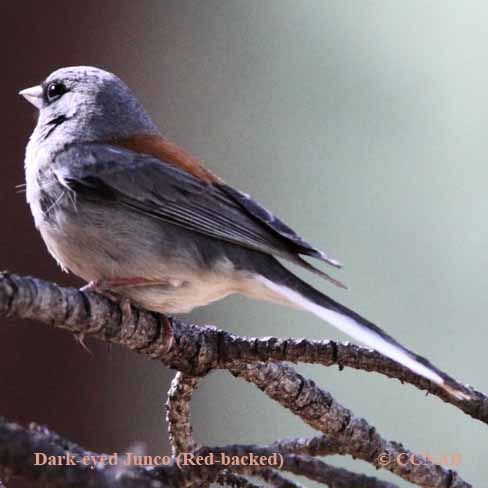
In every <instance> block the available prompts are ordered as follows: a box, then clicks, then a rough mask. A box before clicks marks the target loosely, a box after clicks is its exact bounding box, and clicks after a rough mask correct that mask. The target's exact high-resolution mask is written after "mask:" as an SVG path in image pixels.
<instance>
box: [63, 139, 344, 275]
mask: <svg viewBox="0 0 488 488" xmlns="http://www.w3.org/2000/svg"><path fill="white" fill-rule="evenodd" d="M54 164H55V168H54V171H55V173H56V175H57V177H58V179H59V180H60V181H61V182H62V183H63V184H64V185H66V186H67V187H69V188H70V189H71V190H73V191H75V192H79V193H84V194H86V195H87V197H89V198H94V199H100V198H102V199H109V200H113V201H117V202H119V203H120V204H122V205H125V206H128V207H130V208H132V209H134V210H135V211H137V212H140V213H143V214H145V215H149V216H151V217H153V218H157V219H160V220H164V221H167V222H170V223H172V224H176V225H180V226H183V227H185V228H187V229H190V230H193V231H195V232H199V233H203V234H205V235H208V236H211V237H215V238H218V239H223V240H227V241H230V242H233V243H236V244H239V245H241V246H244V247H248V248H251V249H254V250H257V251H261V252H264V253H266V254H271V255H275V256H278V257H283V258H285V259H288V260H290V261H292V262H295V263H296V264H298V265H300V266H303V267H305V268H306V269H309V270H310V271H313V272H315V273H317V274H319V275H320V276H322V277H325V278H327V279H330V280H331V281H333V282H334V283H335V284H339V285H340V283H339V282H337V281H336V280H334V279H333V278H331V277H330V276H328V275H327V274H326V273H324V272H323V271H321V270H318V269H316V268H314V267H313V266H312V265H311V264H310V263H308V262H306V261H304V260H303V259H302V258H301V257H300V254H304V255H308V256H313V257H318V258H319V259H323V260H325V261H328V262H331V264H334V265H337V263H336V262H335V261H333V260H329V259H327V258H326V257H325V258H324V256H325V255H324V254H323V253H321V252H320V251H318V250H316V249H314V248H313V247H312V246H311V245H310V244H308V243H306V242H305V241H304V240H303V239H301V238H300V237H299V236H298V235H297V234H295V233H294V232H293V231H292V230H291V229H290V228H289V227H287V226H286V225H285V224H284V223H283V222H281V221H280V220H279V219H277V218H276V217H274V216H273V215H272V214H271V213H270V212H269V211H267V210H266V209H264V208H263V207H261V206H259V205H258V204H257V203H256V202H254V201H253V200H252V199H251V198H250V197H248V196H247V195H245V194H243V193H240V192H237V191H236V190H234V189H232V188H231V187H229V186H227V185H225V184H217V185H216V184H209V183H206V182H204V181H201V180H199V179H197V178H195V177H193V176H192V175H190V174H188V173H186V172H184V171H182V170H180V169H179V168H176V167H175V166H172V165H171V164H168V163H165V162H164V161H161V160H159V159H157V158H154V157H152V156H148V155H143V154H139V153H135V152H133V151H130V150H126V149H122V148H119V147H115V146H107V145H105V144H104V145H101V144H87V145H84V146H73V147H71V148H69V149H67V150H66V151H64V152H62V153H60V154H59V155H58V156H57V158H56V160H55V163H54Z"/></svg>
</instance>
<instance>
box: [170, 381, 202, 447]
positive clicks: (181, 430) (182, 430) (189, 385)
mask: <svg viewBox="0 0 488 488" xmlns="http://www.w3.org/2000/svg"><path fill="white" fill-rule="evenodd" d="M197 383H198V379H197V378H195V377H192V376H186V375H185V374H183V373H181V372H178V373H176V376H175V377H174V378H173V381H172V382H171V388H170V389H169V391H168V400H167V401H166V420H167V422H168V432H169V440H170V443H171V451H172V453H173V456H177V455H178V454H179V453H180V452H191V451H194V450H195V448H196V447H197V446H196V444H195V441H194V440H193V437H192V427H191V424H190V401H191V396H192V393H193V390H194V388H195V387H196V385H197Z"/></svg>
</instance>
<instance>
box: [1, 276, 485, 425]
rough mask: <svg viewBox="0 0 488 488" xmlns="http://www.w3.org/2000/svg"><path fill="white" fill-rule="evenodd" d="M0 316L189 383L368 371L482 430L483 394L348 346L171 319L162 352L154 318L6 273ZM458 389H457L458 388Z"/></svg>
mask: <svg viewBox="0 0 488 488" xmlns="http://www.w3.org/2000/svg"><path fill="white" fill-rule="evenodd" d="M0 316H7V317H8V316H11V317H20V318H28V319H34V320H40V321H42V322H45V323H47V324H50V325H52V326H55V327H58V328H63V329H66V330H69V331H71V332H74V333H81V334H83V335H84V336H89V335H91V336H93V337H96V338H98V339H101V340H104V341H108V342H113V343H117V344H121V345H124V346H126V347H129V348H130V349H133V350H135V351H137V352H139V353H141V354H146V355H148V356H150V357H151V358H153V359H158V360H160V361H161V362H163V363H164V364H165V365H166V366H168V367H170V368H174V369H177V370H179V371H182V372H184V373H186V374H188V375H191V376H198V375H202V374H205V373H207V372H208V371H210V370H212V369H228V368H229V367H231V366H232V365H234V364H237V365H239V364H252V363H255V362H256V361H268V360H275V361H290V362H304V363H314V364H322V365H324V366H332V365H339V366H340V367H346V366H347V367H352V368H356V369H361V370H364V371H374V372H378V373H381V374H384V375H386V376H389V377H392V378H397V379H399V380H400V381H402V382H405V383H410V384H412V385H414V386H416V387H417V388H419V389H422V390H426V391H428V392H430V393H432V394H433V395H436V396H438V397H439V398H441V399H442V400H444V401H445V402H448V403H451V404H452V405H455V406H456V407H458V408H459V409H461V410H462V411H463V412H465V413H466V414H468V415H470V416H471V417H473V418H475V419H478V420H480V421H482V422H484V423H487V424H488V398H487V397H486V396H485V395H483V394H482V393H481V392H478V391H476V390H474V389H473V388H471V387H465V388H466V389H467V390H468V391H469V392H470V395H471V399H470V400H464V401H462V400H456V399H455V398H453V397H451V396H449V395H448V394H447V393H446V392H445V391H444V390H442V389H441V388H439V387H438V386H436V385H434V384H432V383H430V382H429V381H428V380H426V379H424V378H421V377H419V376H417V375H416V374H414V373H412V372H411V371H409V370H407V369H406V368H404V367H402V366H400V365H398V364H397V363H395V362H394V361H392V360H390V359H388V358H385V357H384V356H382V355H381V354H379V353H377V352H375V351H371V350H368V349H365V348H361V347H358V346H354V345H351V344H348V343H339V342H335V341H312V340H307V339H281V338H275V337H268V338H262V339H258V338H247V337H239V336H235V335H233V334H229V333H228V332H225V331H223V330H220V329H217V328H216V327H213V326H197V325H191V324H186V323H183V322H180V321H179V320H176V319H173V320H172V323H173V334H174V340H173V343H172V347H171V349H170V350H169V351H167V340H166V338H165V335H164V334H163V329H164V328H163V319H162V317H161V316H160V315H158V314H155V313H151V312H147V311H143V310H140V309H137V308H132V312H131V316H130V317H129V318H127V317H126V318H125V319H124V320H123V311H122V310H121V308H120V307H119V306H118V304H116V303H114V302H112V301H110V300H109V299H107V298H105V297H103V296H101V295H99V294H96V293H83V292H80V291H79V290H77V289H74V288H62V287H59V286H57V285H55V284H53V283H49V282H46V281H42V280H39V279H35V278H29V277H20V276H18V275H15V274H10V273H0ZM453 381H454V380H453ZM457 384H458V386H459V388H461V389H462V388H463V387H464V386H463V385H461V384H459V383H457Z"/></svg>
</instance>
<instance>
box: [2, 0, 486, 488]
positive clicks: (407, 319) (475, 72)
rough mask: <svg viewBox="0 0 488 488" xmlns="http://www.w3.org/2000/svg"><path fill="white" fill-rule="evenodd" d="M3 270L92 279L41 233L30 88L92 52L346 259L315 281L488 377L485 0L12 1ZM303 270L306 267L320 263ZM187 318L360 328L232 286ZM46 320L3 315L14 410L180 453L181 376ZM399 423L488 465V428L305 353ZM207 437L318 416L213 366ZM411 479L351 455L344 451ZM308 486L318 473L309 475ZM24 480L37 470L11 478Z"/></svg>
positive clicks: (332, 380)
mask: <svg viewBox="0 0 488 488" xmlns="http://www.w3.org/2000/svg"><path fill="white" fill-rule="evenodd" d="M1 8H2V21H1V22H2V29H1V31H0V36H1V38H2V42H1V46H2V51H3V59H4V61H3V66H4V68H3V70H2V72H3V74H2V76H1V80H0V84H1V90H0V99H1V104H2V106H3V107H4V108H3V110H2V114H3V117H2V120H1V121H0V124H1V127H2V135H3V139H2V141H3V147H5V148H6V153H5V154H3V156H2V163H1V169H2V177H1V178H0V212H1V217H2V228H1V230H0V268H1V269H9V270H11V271H15V272H17V273H21V274H32V275H35V276H38V277H41V278H44V279H48V280H54V281H57V282H59V283H62V284H70V285H76V286H79V285H80V284H81V283H80V282H79V280H78V279H77V278H75V277H74V276H69V275H66V274H63V273H62V272H61V271H60V269H59V268H57V266H56V264H55V262H54V261H53V259H52V258H51V257H50V256H49V255H48V253H47V251H46V249H45V247H44V244H43V243H42V241H41V239H40V237H39V235H38V233H37V231H36V230H35V229H34V226H33V222H32V218H31V215H30V211H29V208H28V207H27V205H26V202H25V195H24V194H23V193H20V194H19V193H17V191H18V190H16V188H15V185H17V184H20V183H23V181H24V179H23V158H24V148H25V145H26V143H27V139H28V137H29V135H30V133H31V131H32V130H33V128H34V125H35V120H36V114H35V111H34V109H33V107H31V106H30V105H29V104H27V103H26V102H25V101H24V100H22V99H21V98H20V97H18V96H17V94H16V93H17V91H18V90H19V89H21V88H25V87H28V86H31V85H34V84H37V83H38V82H39V81H41V80H42V79H43V78H44V77H45V76H47V75H48V74H49V73H50V72H51V71H52V70H54V69H56V68H58V67H61V66H69V65H79V64H88V65H95V66H99V67H102V68H105V69H108V70H110V71H113V72H115V73H116V74H118V75H119V76H120V77H121V78H122V79H124V80H125V81H126V82H127V83H128V85H129V86H130V87H132V88H133V90H134V91H135V92H136V93H137V94H138V96H139V97H140V99H141V100H142V102H143V103H144V105H145V106H146V107H147V108H148V109H149V110H150V112H151V114H152V116H153V118H154V120H155V121H156V122H157V123H158V124H159V125H160V126H161V128H162V130H163V133H164V134H165V135H166V136H167V137H169V138H170V139H172V140H173V141H175V142H177V143H179V144H181V145H183V146H184V147H185V148H187V149H188V150H189V151H190V152H193V153H194V154H195V155H197V156H199V157H200V158H201V159H203V161H205V162H206V164H207V165H208V166H209V167H210V168H211V169H212V170H214V171H216V172H217V173H218V174H219V175H220V176H222V177H223V178H224V179H226V180H227V181H228V182H230V183H232V184H233V185H235V186H237V187H239V188H241V189H242V190H244V191H246V192H249V193H251V194H252V195H253V196H254V197H255V198H257V199H258V200H259V201H260V202H262V203H263V204H264V205H265V206H267V207H269V208H270V209H272V210H273V211H274V212H275V213H276V214H278V215H279V216H280V217H282V218H283V219H284V220H285V221H286V222H288V223H289V224H290V225H291V226H292V227H294V228H295V229H296V230H297V231H298V232H299V233H301V234H302V235H303V236H304V237H306V238H307V239H309V240H310V241H311V242H313V243H316V244H317V245H318V247H321V248H323V249H325V250H327V251H328V252H329V253H330V254H331V255H332V256H334V257H337V258H338V259H340V260H341V261H342V262H343V263H344V265H345V268H344V271H340V272H337V273H336V274H335V276H337V277H338V278H340V279H341V280H344V281H345V282H346V283H347V284H348V285H349V290H348V291H343V290H339V289H337V288H333V287H331V286H329V285H328V284H327V283H326V282H321V281H318V280H316V279H315V278H313V277H312V276H307V278H308V279H309V280H310V282H313V283H314V284H315V285H317V286H319V287H320V288H321V289H322V290H324V291H326V292H328V293H330V294H331V296H333V297H334V298H336V299H338V300H340V301H342V302H344V303H346V304H347V305H349V306H351V307H352V308H354V309H356V310H357V311H359V312H360V313H362V314H364V315H365V316H366V317H368V318H369V319H370V320H373V321H375V322H376V323H378V324H379V325H381V326H382V327H384V328H386V329H387V330H388V331H389V332H390V333H391V334H392V335H393V336H394V337H396V338H397V339H398V340H400V342H403V343H404V344H405V345H407V346H408V347H410V348H412V349H413V350H414V351H416V352H418V353H420V354H422V355H425V356H427V357H428V358H430V359H431V360H432V361H433V362H434V363H435V364H437V365H438V366H439V367H441V368H443V369H445V370H446V371H447V372H449V373H451V374H452V375H453V376H455V377H457V378H459V379H462V380H463V381H465V382H469V383H471V384H472V385H474V386H475V387H476V388H478V389H480V390H482V391H485V392H486V391H488V377H487V375H486V341H487V340H488V328H487V327H486V318H485V316H486V295H487V291H488V273H487V272H486V270H487V269H488V253H487V247H488V222H487V220H486V215H487V213H488V200H487V194H486V188H487V179H488V168H487V158H486V155H487V153H488V137H487V134H486V129H487V123H488V97H487V82H488V63H487V61H488V56H487V46H488V29H487V28H486V26H487V23H488V3H487V2H483V1H481V0H480V1H474V0H473V1H469V2H457V1H445V0H437V1H429V2H425V1H415V0H410V1H408V2H405V1H399V0H397V1H387V0H382V1H367V0H347V1H341V0H335V1H322V0H314V1H311V0H302V1H300V2H297V1H294V0H267V1H266V2H262V1H258V0H249V1H244V0H240V1H239V0H206V1H205V2H201V1H196V0H171V1H169V0H165V1H161V0H154V1H150V0H144V1H140V2H131V1H128V0H127V1H115V0H105V1H103V2H98V1H93V0H89V1H84V2H61V1H58V0H50V1H49V2H34V1H30V2H25V1H22V0H18V1H16V2H4V3H3V4H2V7H1ZM303 276H306V275H303ZM188 319H189V320H192V321H195V322H197V323H214V324H216V325H218V326H219V327H222V328H225V329H227V330H229V331H232V332H234V333H237V334H243V335H259V336H268V335H276V336H293V337H308V338H324V339H325V338H335V339H346V338H345V336H342V335H341V334H340V333H338V332H337V331H336V330H335V329H333V328H332V327H329V326H328V325H327V324H324V323H321V322H320V321H319V320H318V319H316V318H315V317H313V316H308V315H307V314H305V313H302V312H298V311H290V310H287V309H285V308H281V307H278V306H274V305H269V304H260V303H256V302H254V303H253V302H250V301H248V300H247V299H244V298H239V297H233V298H229V299H227V300H225V301H223V302H221V303H217V304H215V305H213V306H210V307H208V308H206V309H201V310H197V311H195V312H194V313H193V314H192V315H191V316H190V317H188ZM88 345H89V347H90V349H91V350H92V352H93V354H92V355H90V354H87V353H86V352H85V351H84V350H83V349H82V348H81V347H80V346H79V345H78V344H77V343H76V342H75V341H74V340H73V337H71V336H70V335H68V334H66V333H65V332H62V331H59V330H52V329H50V328H49V327H46V326H45V325H40V324H37V323H33V322H22V321H14V320H6V319H1V321H0V392H1V394H0V415H3V416H5V417H7V418H9V419H11V420H15V421H17V422H20V423H23V424H25V423H27V422H28V421H36V422H38V423H41V424H46V425H48V426H49V427H50V428H52V429H53V430H55V431H57V432H58V433H59V434H61V435H62V436H65V437H67V438H70V439H71V440H73V441H75V442H77V443H79V444H81V445H83V446H84V447H86V448H88V449H91V450H94V451H106V452H113V451H122V452H125V451H126V450H127V449H129V448H130V447H131V446H133V444H134V442H136V441H137V442H142V443H144V444H145V445H146V448H147V451H148V452H149V453H152V454H156V453H168V450H169V448H168V442H167V433H166V425H165V421H164V407H163V405H164V402H165V400H166V391H167V389H168V387H169V383H170V380H171V378H172V376H173V372H171V371H168V370H167V369H166V368H165V367H163V366H162V365H160V364H159V363H157V362H152V361H150V360H149V359H147V358H145V357H139V356H137V355H136V354H134V353H132V352H129V351H126V350H124V349H122V348H119V347H113V348H112V349H111V350H109V348H108V347H107V345H106V344H102V343H98V342H96V341H94V340H88ZM299 370H300V371H301V372H303V373H304V374H306V375H308V376H311V377H313V378H314V379H315V380H316V381H317V382H318V384H319V385H321V386H322V387H323V388H325V389H328V390H330V391H331V392H332V394H333V395H334V396H335V398H336V399H337V400H338V401H339V402H342V403H343V404H345V405H346V406H348V407H349V408H350V409H352V411H353V412H354V413H355V414H356V415H359V416H364V417H365V418H367V419H368V420H369V421H370V422H371V423H372V424H373V425H375V426H376V427H377V429H378V430H379V432H380V433H381V434H382V435H384V436H385V437H386V438H389V439H395V440H399V441H402V442H403V443H404V444H405V446H408V447H409V448H410V449H413V450H414V451H417V452H423V453H428V454H430V455H432V456H434V457H437V458H440V456H441V455H443V454H445V455H448V456H450V455H451V454H453V453H460V454H461V456H462V465H461V466H459V467H457V469H458V470H459V471H460V473H461V474H462V475H463V476H464V477H465V478H466V479H467V480H468V481H470V482H471V483H473V484H474V485H476V486H481V485H482V484H484V483H483V482H484V481H485V479H486V476H487V468H486V459H485V456H486V445H487V432H486V426H483V425H482V424H480V423H479V422H477V421H475V420H473V419H471V418H468V417H467V416H465V415H464V414H462V413H461V412H460V411H458V410H457V409H455V408H454V407H451V406H448V405H445V404H443V403H442V402H441V401H440V400H438V399H436V398H433V397H425V395H424V394H423V393H421V392H419V391H417V390H416V389H414V388H412V387H410V386H408V385H401V384H400V383H399V382H398V381H394V380H389V379H386V378H384V377H381V376H379V375H374V374H367V373H362V372H358V371H352V370H344V371H342V372H339V371H338V369H337V368H323V367H312V366H300V367H299ZM192 414H193V423H194V430H195V437H196V438H197V440H198V441H200V442H202V443H208V444H210V445H215V444H223V443H229V442H236V443H237V442H246V443H268V442H271V441H273V440H275V439H277V438H280V437H285V436H295V435H307V434H310V433H311V430H310V429H309V428H308V427H307V426H305V425H304V424H303V423H302V422H300V421H299V420H297V419H296V418H294V417H293V416H292V415H291V414H289V413H288V412H286V411H284V410H283V409H282V408H279V407H278V406H277V405H275V404H274V403H273V402H271V401H270V400H268V398H267V397H266V396H265V395H264V394H262V393H261V392H260V391H258V390H257V389H256V388H254V387H253V386H251V385H248V384H245V383H243V382H242V381H237V380H235V379H233V378H231V377H230V375H228V374H225V373H214V374H212V375H211V376H209V377H208V378H205V379H204V380H203V381H202V383H201V385H200V387H199V389H198V391H197V392H196V393H195V397H194V402H193V405H192ZM329 461H330V462H332V463H335V464H337V465H341V466H347V467H349V468H351V469H355V470H357V471H361V472H365V473H369V474H376V475H377V476H380V477H381V478H382V479H385V480H391V481H393V480H394V481H395V482H397V483H398V484H399V486H401V487H406V486H410V485H408V484H407V483H404V482H402V481H399V480H397V479H396V478H395V477H393V476H390V475H389V474H388V473H386V472H382V471H381V472H375V471H374V469H372V468H371V467H370V466H368V465H366V464H365V463H362V462H360V461H353V460H351V459H349V458H338V457H335V458H333V459H330V460H329ZM307 484H308V485H310V483H308V482H307ZM9 486H14V487H17V486H23V485H21V484H20V483H17V484H15V483H12V484H11V485H9Z"/></svg>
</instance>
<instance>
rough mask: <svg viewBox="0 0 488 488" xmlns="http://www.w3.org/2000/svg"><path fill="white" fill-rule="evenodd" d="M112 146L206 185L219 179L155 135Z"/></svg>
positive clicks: (117, 142) (120, 140)
mask: <svg viewBox="0 0 488 488" xmlns="http://www.w3.org/2000/svg"><path fill="white" fill-rule="evenodd" d="M112 144H115V145H117V146H121V147H124V148H126V149H130V150H131V151H135V152H139V153H143V154H149V155H151V156H154V157H155V158H158V159H160V160H161V161H164V162H166V163H169V164H172V165H173V166H176V167H177V168H180V169H182V170H183V171H186V172H187V173H189V174H191V175H192V176H195V177H196V178H199V179H201V180H203V181H205V182H207V183H216V182H219V181H220V179H219V178H218V177H217V176H215V175H214V174H212V173H211V172H210V171H209V170H208V169H207V168H205V167H204V166H203V165H202V163H200V161H198V159H196V158H195V157H193V156H192V155H191V154H189V153H187V152H186V151H185V150H184V149H182V148H181V147H179V146H177V145H176V144H174V143H172V142H170V141H168V140H166V139H164V138H163V137H161V136H157V135H144V134H142V135H136V136H133V137H130V138H128V139H119V140H116V141H113V142H112Z"/></svg>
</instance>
